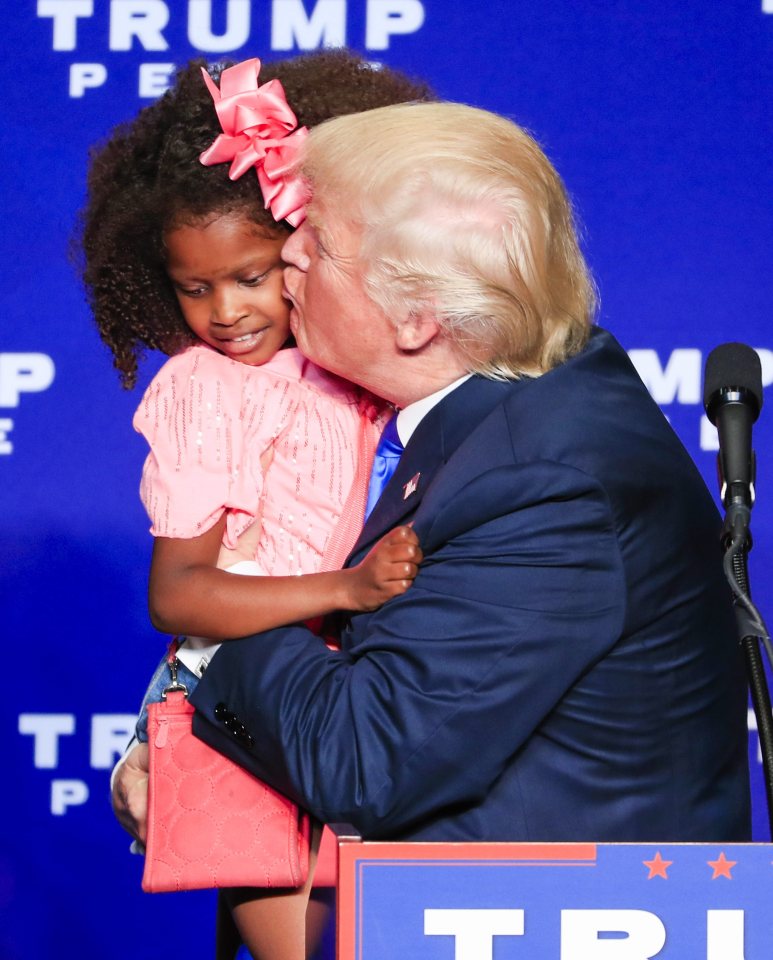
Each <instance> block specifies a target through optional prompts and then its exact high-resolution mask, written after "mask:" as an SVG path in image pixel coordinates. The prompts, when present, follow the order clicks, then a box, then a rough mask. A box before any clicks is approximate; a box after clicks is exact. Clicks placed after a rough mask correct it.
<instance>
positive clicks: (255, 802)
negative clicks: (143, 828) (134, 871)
mask: <svg viewBox="0 0 773 960" xmlns="http://www.w3.org/2000/svg"><path fill="white" fill-rule="evenodd" d="M170 662H171V661H170ZM174 667H175V664H172V675H173V678H175V677H176V670H175V669H174ZM165 694H166V699H165V700H163V701H161V702H159V703H151V704H150V706H149V711H148V713H149V719H148V748H149V752H150V774H149V781H148V836H147V842H146V845H145V847H146V852H145V870H144V873H143V875H142V889H143V890H145V891H146V892H147V893H162V892H166V891H171V890H197V889H203V888H210V887H242V886H245V887H298V886H301V885H302V884H303V883H304V881H305V880H306V877H307V876H308V871H309V841H310V835H311V828H310V821H309V817H308V815H307V814H305V813H304V812H303V811H301V810H299V808H298V807H297V806H296V805H295V804H294V803H292V802H291V801H290V800H288V799H287V798H286V797H283V796H282V795H281V794H279V793H277V792H276V791H275V790H272V789H271V787H269V786H267V785H266V784H265V783H262V782H261V781H260V780H258V779H257V778H256V777H253V776H252V774H250V773H247V771H246V770H242V768H241V767H239V766H237V765H236V764H235V763H234V762H233V761H231V760H229V759H228V758H227V757H224V756H223V755H222V754H220V753H218V752H217V751H216V750H213V749H212V747H210V746H208V745H207V744H206V743H204V742H203V741H202V740H199V739H198V738H197V737H195V736H194V735H193V731H192V718H193V714H194V708H193V706H192V705H191V704H190V703H188V699H187V692H186V690H185V687H183V686H182V685H180V684H177V683H176V679H175V681H174V682H173V683H172V685H171V686H170V687H168V688H167V690H166V691H165Z"/></svg>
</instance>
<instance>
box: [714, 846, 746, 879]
mask: <svg viewBox="0 0 773 960" xmlns="http://www.w3.org/2000/svg"><path fill="white" fill-rule="evenodd" d="M706 863H707V864H708V865H709V866H710V867H711V868H712V869H713V870H714V873H713V874H712V875H711V879H712V880H716V879H717V877H727V879H728V880H732V879H733V877H732V875H731V873H730V871H731V870H732V868H733V867H734V866H735V865H736V863H738V861H737V860H728V859H727V857H726V856H725V854H724V851H723V852H722V853H720V855H719V856H718V857H717V859H716V860H707V861H706Z"/></svg>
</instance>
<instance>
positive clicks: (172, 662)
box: [161, 637, 188, 700]
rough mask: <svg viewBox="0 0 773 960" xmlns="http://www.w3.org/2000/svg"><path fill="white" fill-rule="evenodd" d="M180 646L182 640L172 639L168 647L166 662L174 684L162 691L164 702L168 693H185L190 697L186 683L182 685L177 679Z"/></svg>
mask: <svg viewBox="0 0 773 960" xmlns="http://www.w3.org/2000/svg"><path fill="white" fill-rule="evenodd" d="M180 645H181V640H180V638H179V637H172V639H171V641H170V642H169V646H168V647H167V651H166V662H167V664H168V665H169V672H170V673H171V675H172V682H171V683H170V684H169V685H168V686H166V687H164V689H163V690H162V691H161V699H162V700H166V695H167V694H168V693H177V692H181V693H184V694H185V696H186V697H187V696H188V688H187V687H186V686H185V684H184V683H180V682H179V680H178V679H177V663H178V660H177V651H178V650H179V649H180Z"/></svg>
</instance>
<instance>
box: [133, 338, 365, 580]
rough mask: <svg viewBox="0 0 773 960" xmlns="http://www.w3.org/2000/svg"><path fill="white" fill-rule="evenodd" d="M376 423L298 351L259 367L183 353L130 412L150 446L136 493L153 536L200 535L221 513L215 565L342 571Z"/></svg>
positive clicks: (264, 570) (203, 350)
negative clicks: (219, 545) (222, 527)
mask: <svg viewBox="0 0 773 960" xmlns="http://www.w3.org/2000/svg"><path fill="white" fill-rule="evenodd" d="M374 419H375V418H374V415H373V410H372V409H370V410H366V408H365V404H363V402H362V400H361V398H360V394H359V391H358V390H357V388H356V387H353V386H352V385H351V384H348V383H346V382H345V381H343V380H340V379H338V378H337V377H334V376H332V375H331V374H328V373H326V372H325V371H324V370H321V369H320V368H319V367H316V366H315V365H314V364H313V363H311V362H310V361H309V360H307V359H305V358H304V357H303V356H302V355H301V354H300V353H299V351H298V350H296V349H287V350H280V351H279V352H278V353H277V354H276V356H275V357H274V358H273V359H272V360H271V361H269V362H268V363H265V364H263V365H262V366H257V367H255V366H248V365H247V364H243V363H238V362H237V361H235V360H231V359H229V358H228V357H225V356H223V355H222V354H220V353H217V351H215V350H213V349H211V348H210V347H207V346H204V345H203V344H202V345H196V346H193V347H190V348H189V349H187V350H185V351H184V352H183V353H180V354H178V355H177V356H174V357H172V358H171V359H170V360H168V361H167V363H166V364H164V366H163V367H162V368H161V370H160V371H159V373H158V374H157V375H156V377H155V379H154V380H153V381H152V383H151V384H150V386H149V387H148V389H147V390H146V392H145V395H144V397H143V399H142V402H141V403H140V406H139V408H138V409H137V412H136V414H135V416H134V427H135V429H136V430H137V431H139V432H140V433H141V434H143V435H144V436H145V438H146V439H147V441H148V443H149V444H150V448H151V452H150V454H149V456H148V458H147V460H146V461H145V466H144V469H143V474H142V483H141V487H140V494H141V497H142V500H143V503H144V504H145V508H146V509H147V511H148V515H149V516H150V519H151V528H150V531H151V533H152V534H153V535H154V536H161V537H173V538H180V539H186V538H190V537H196V536H199V535H201V534H202V533H205V532H206V531H207V530H209V529H210V528H211V527H212V526H213V525H214V524H215V523H216V522H217V521H218V520H219V519H220V517H221V516H222V515H223V512H225V514H226V526H225V532H224V535H223V550H222V551H221V556H220V561H219V566H221V567H224V568H225V567H231V568H232V567H233V565H234V564H236V563H239V567H240V569H239V570H238V572H250V573H255V574H263V575H274V576H280V575H292V574H301V573H315V572H317V571H319V570H322V569H328V570H329V569H337V568H338V567H340V566H341V564H342V563H343V560H344V559H345V557H346V554H347V553H348V551H349V549H350V547H351V546H352V545H353V543H354V540H355V539H356V537H357V534H358V533H359V529H360V528H361V526H362V515H363V511H364V502H365V492H366V488H367V480H368V475H369V472H370V465H371V463H372V459H373V453H374V451H375V447H376V444H377V443H378V436H379V429H380V425H379V424H378V422H374ZM256 524H257V525H258V526H257V528H256V526H255V525H256ZM245 543H246V544H247V546H246V547H245ZM244 561H248V563H249V564H250V566H249V568H245V566H244Z"/></svg>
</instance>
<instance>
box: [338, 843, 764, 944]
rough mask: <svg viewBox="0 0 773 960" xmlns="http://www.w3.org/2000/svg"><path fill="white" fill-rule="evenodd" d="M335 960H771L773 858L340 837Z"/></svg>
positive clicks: (731, 852) (710, 850)
mask: <svg viewBox="0 0 773 960" xmlns="http://www.w3.org/2000/svg"><path fill="white" fill-rule="evenodd" d="M337 928H338V933H337V954H336V956H337V960H649V958H654V957H657V958H658V960H768V958H770V957H773V845H771V844H754V843H749V844H675V843H660V844H626V843H614V844H590V843H554V844H539V843H382V842H367V841H360V840H359V839H358V838H357V837H356V836H354V835H352V834H351V833H350V834H349V835H348V836H347V835H346V833H345V832H341V831H339V888H338V923H337Z"/></svg>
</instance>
